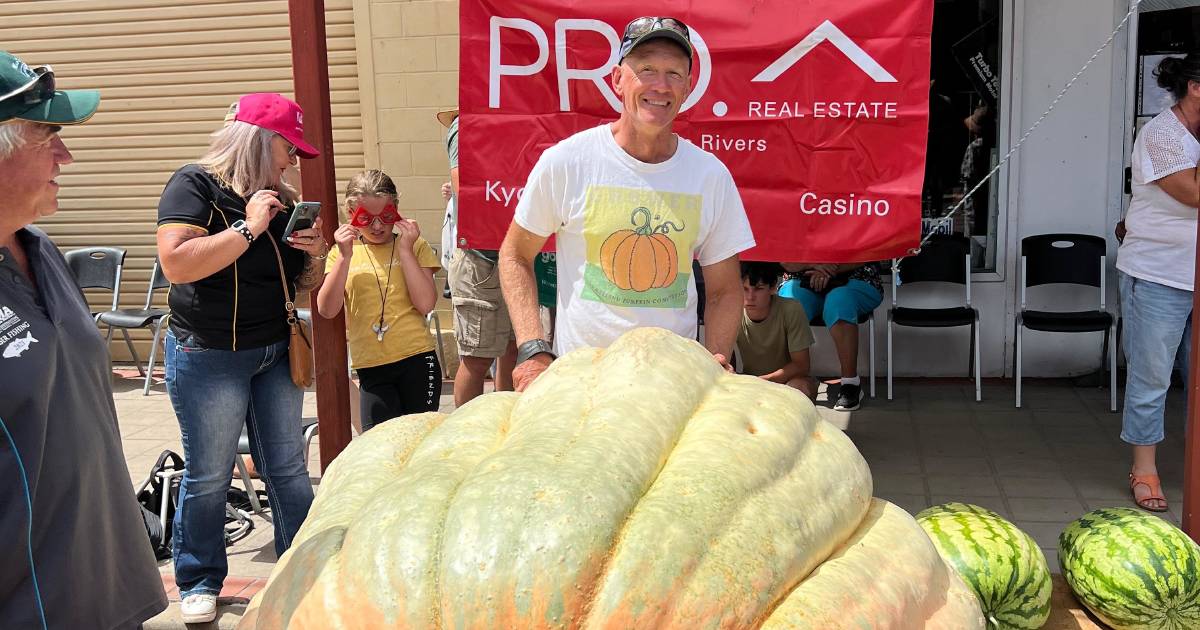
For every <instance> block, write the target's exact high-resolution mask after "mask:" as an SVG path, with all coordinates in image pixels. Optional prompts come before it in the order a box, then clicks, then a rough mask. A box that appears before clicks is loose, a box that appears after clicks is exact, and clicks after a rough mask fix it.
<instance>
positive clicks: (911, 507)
mask: <svg viewBox="0 0 1200 630" xmlns="http://www.w3.org/2000/svg"><path fill="white" fill-rule="evenodd" d="M875 496H877V497H879V498H881V499H883V500H885V501H890V502H892V503H895V504H896V505H897V506H898V507H900V508H901V509H903V510H904V511H905V512H908V513H909V514H912V515H913V516H916V515H917V512H920V511H921V510H924V509H925V508H927V507H929V505H930V503H929V499H927V498H925V495H924V494H890V493H883V492H878V491H876V492H875Z"/></svg>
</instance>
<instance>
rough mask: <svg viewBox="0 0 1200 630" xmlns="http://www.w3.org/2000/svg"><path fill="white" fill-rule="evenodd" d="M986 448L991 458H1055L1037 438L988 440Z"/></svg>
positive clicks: (1047, 447) (1048, 448)
mask: <svg viewBox="0 0 1200 630" xmlns="http://www.w3.org/2000/svg"><path fill="white" fill-rule="evenodd" d="M986 447H987V452H988V453H990V454H991V455H992V456H993V457H1010V458H1014V457H1015V458H1026V459H1033V458H1038V459H1052V458H1054V456H1055V455H1054V451H1052V450H1051V449H1050V447H1049V446H1047V445H1046V443H1045V442H1043V441H1042V440H1041V439H1040V438H1038V437H1037V436H1027V437H1025V438H1021V439H1019V440H989V441H988V442H987V444H986Z"/></svg>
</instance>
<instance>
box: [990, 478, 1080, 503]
mask: <svg viewBox="0 0 1200 630" xmlns="http://www.w3.org/2000/svg"><path fill="white" fill-rule="evenodd" d="M1000 488H1001V489H1003V490H1004V496H1007V497H1009V498H1013V497H1028V498H1041V499H1058V498H1067V499H1071V498H1075V496H1076V494H1075V486H1073V485H1072V484H1071V482H1070V481H1068V480H1067V478H1066V477H1061V476H1060V477H1010V476H1001V477H1000Z"/></svg>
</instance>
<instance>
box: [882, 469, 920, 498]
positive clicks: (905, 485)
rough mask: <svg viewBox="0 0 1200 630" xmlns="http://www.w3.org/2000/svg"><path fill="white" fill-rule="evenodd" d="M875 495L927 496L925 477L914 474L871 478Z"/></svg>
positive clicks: (885, 475)
mask: <svg viewBox="0 0 1200 630" xmlns="http://www.w3.org/2000/svg"><path fill="white" fill-rule="evenodd" d="M871 480H872V481H873V482H874V485H875V494H920V495H924V494H925V477H924V476H923V475H913V474H907V475H906V474H894V473H891V474H876V475H872V476H871Z"/></svg>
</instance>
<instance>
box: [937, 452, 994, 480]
mask: <svg viewBox="0 0 1200 630" xmlns="http://www.w3.org/2000/svg"><path fill="white" fill-rule="evenodd" d="M924 463H925V470H926V472H928V473H929V474H931V475H965V476H974V477H978V476H991V475H992V467H991V465H990V464H989V463H988V459H987V458H986V457H979V456H975V457H938V456H929V457H925V458H924Z"/></svg>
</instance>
